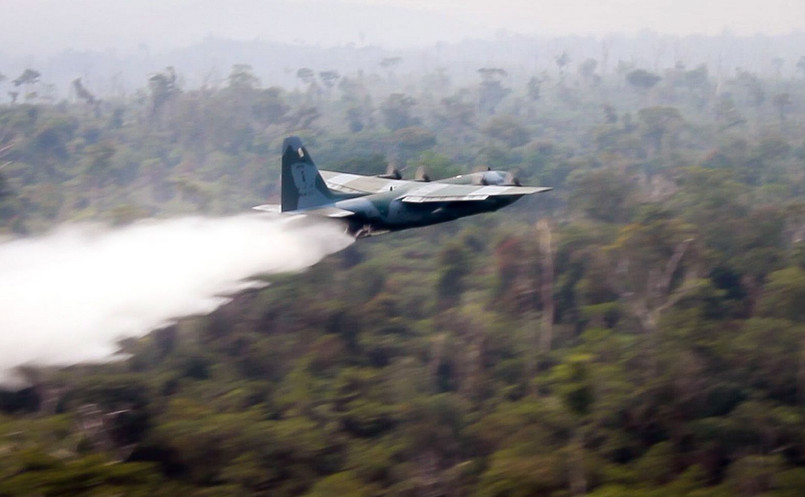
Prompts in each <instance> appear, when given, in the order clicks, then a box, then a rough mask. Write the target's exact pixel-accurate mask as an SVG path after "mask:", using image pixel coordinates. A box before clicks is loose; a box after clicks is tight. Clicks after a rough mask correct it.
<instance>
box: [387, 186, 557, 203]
mask: <svg viewBox="0 0 805 497" xmlns="http://www.w3.org/2000/svg"><path fill="white" fill-rule="evenodd" d="M550 189H551V188H549V187H539V186H483V185H454V184H449V183H428V184H426V185H423V186H422V187H420V188H417V189H414V190H410V191H408V192H407V193H406V194H405V195H404V196H403V197H402V198H401V200H402V201H403V202H408V203H412V204H421V203H425V202H473V201H480V200H486V199H488V198H489V197H497V196H508V195H517V196H521V195H531V194H532V193H540V192H546V191H548V190H550Z"/></svg>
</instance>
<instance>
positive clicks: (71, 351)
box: [0, 215, 352, 379]
mask: <svg viewBox="0 0 805 497" xmlns="http://www.w3.org/2000/svg"><path fill="white" fill-rule="evenodd" d="M351 240H352V239H351V237H348V236H347V235H345V234H343V229H342V228H341V227H340V226H338V225H333V224H330V223H325V222H324V221H319V222H316V221H312V220H309V221H308V222H307V223H306V224H304V225H290V224H288V223H286V222H285V221H284V220H282V219H278V218H275V217H271V216H266V215H242V216H235V217H229V218H218V219H209V218H180V219H172V220H151V221H147V222H141V223H138V224H135V225H132V226H129V227H125V228H119V229H113V230H109V229H105V228H100V227H98V226H86V225H84V226H71V227H65V228H61V229H59V230H57V231H55V232H53V233H51V234H49V235H47V236H44V237H40V238H33V239H18V240H12V241H6V242H4V243H0V379H2V378H3V377H8V371H9V370H10V369H11V368H13V367H15V366H18V365H21V364H37V365H62V364H71V363H74V362H79V361H84V360H97V359H103V358H106V357H108V356H109V355H110V354H113V353H114V352H115V350H116V347H115V342H116V341H117V340H118V339H120V338H124V337H132V336H141V335H144V334H145V333H147V332H149V331H151V330H153V329H155V328H158V327H159V326H162V325H164V324H166V323H169V322H170V321H171V320H173V319H175V318H177V317H181V316H187V315H193V314H202V313H208V312H211V311H212V310H214V309H215V308H217V307H218V306H219V305H221V304H222V303H224V302H226V300H227V299H226V298H225V296H226V295H231V294H233V293H235V292H237V291H239V290H242V289H244V288H247V287H248V286H250V285H253V284H254V283H249V282H248V281H245V280H246V278H249V277H250V276H254V275H256V274H262V273H280V272H288V271H295V270H300V269H303V268H305V267H308V266H310V265H313V264H315V263H316V262H317V261H319V260H320V259H321V258H323V257H324V256H326V255H327V254H330V253H333V252H336V251H338V250H341V249H343V248H345V247H346V246H347V245H349V244H350V243H351Z"/></svg>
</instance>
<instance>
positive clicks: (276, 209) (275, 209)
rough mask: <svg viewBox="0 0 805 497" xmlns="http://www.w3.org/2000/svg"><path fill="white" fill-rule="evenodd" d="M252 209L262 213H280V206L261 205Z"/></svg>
mask: <svg viewBox="0 0 805 497" xmlns="http://www.w3.org/2000/svg"><path fill="white" fill-rule="evenodd" d="M252 209H254V210H256V211H263V212H274V213H276V214H279V213H280V212H282V206H281V205H279V204H263V205H255V206H254V207H252Z"/></svg>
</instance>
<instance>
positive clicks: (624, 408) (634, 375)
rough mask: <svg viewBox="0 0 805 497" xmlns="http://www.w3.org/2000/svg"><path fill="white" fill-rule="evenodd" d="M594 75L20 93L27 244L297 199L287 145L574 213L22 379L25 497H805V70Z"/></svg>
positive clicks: (441, 70) (414, 77)
mask: <svg viewBox="0 0 805 497" xmlns="http://www.w3.org/2000/svg"><path fill="white" fill-rule="evenodd" d="M705 41H706V43H715V42H713V40H709V41H707V40H705ZM507 43H514V41H511V40H510V41H509V42H507ZM599 48H600V45H599ZM633 48H634V50H635V51H636V52H637V51H641V50H645V49H646V47H644V46H635V47H633ZM309 50H311V51H314V50H313V49H309ZM437 52H438V51H437ZM578 53H579V52H577V51H574V49H573V47H570V46H569V47H568V49H567V50H562V49H558V50H554V51H553V53H552V54H551V55H550V58H547V57H548V56H547V55H545V57H543V58H542V59H541V60H542V62H540V63H539V64H537V63H534V64H519V65H513V66H509V65H506V64H505V60H506V57H504V56H501V61H500V62H502V63H488V61H486V62H483V63H481V64H477V65H476V66H475V67H473V68H472V70H471V71H468V70H467V68H466V66H465V67H464V69H463V70H461V69H459V70H457V71H456V72H454V71H453V70H452V69H451V67H452V66H451V64H449V63H445V64H433V65H431V66H429V67H427V68H424V67H420V66H417V70H416V71H414V70H412V68H411V65H410V62H411V61H410V60H409V59H408V57H409V55H408V54H403V55H395V54H386V53H380V52H378V53H377V54H376V56H375V54H373V55H371V57H372V58H371V60H372V62H371V64H369V63H368V62H367V61H366V60H364V61H363V62H362V64H364V65H365V67H364V68H363V69H361V70H358V69H356V68H355V67H353V66H350V65H348V64H345V65H344V66H343V67H342V66H340V65H338V64H337V61H336V60H330V59H327V58H326V53H325V52H322V53H321V54H320V55H319V57H320V58H319V59H318V60H320V61H322V62H320V63H319V64H305V65H298V66H296V67H293V68H292V71H291V72H290V74H289V75H288V76H287V79H286V80H285V81H287V80H288V79H290V81H291V82H290V83H287V82H285V81H280V80H279V78H278V79H277V80H274V79H270V78H266V77H265V76H263V75H262V72H263V70H262V68H258V66H257V64H256V63H254V64H253V65H249V64H247V63H244V62H242V61H240V62H236V63H233V65H232V66H231V68H230V69H229V70H228V71H227V72H226V75H225V77H224V78H222V79H220V81H219V82H218V83H216V84H208V85H204V84H198V85H194V84H189V83H188V81H187V79H186V77H185V75H184V74H183V73H182V70H181V66H180V64H179V63H178V62H177V63H175V64H170V65H169V64H165V66H164V67H163V68H162V69H159V70H158V71H155V72H152V73H147V72H143V73H142V74H141V75H140V81H139V83H138V86H137V89H136V90H135V91H122V92H117V93H116V92H105V91H101V90H99V89H98V88H96V87H93V86H92V85H91V84H90V83H89V82H88V81H86V80H85V79H84V78H79V77H78V76H77V74H79V71H78V70H76V71H75V73H74V76H72V79H71V80H70V82H69V87H68V88H58V89H54V88H53V87H52V86H51V85H54V83H52V81H53V80H50V79H49V75H48V71H47V70H45V69H44V68H42V67H37V66H31V67H27V68H23V69H21V70H20V71H19V72H7V70H6V69H4V68H3V67H0V70H1V71H4V74H5V77H4V78H0V80H2V81H0V89H2V90H3V91H4V94H7V95H8V102H7V103H4V104H2V105H0V232H2V233H3V234H4V235H9V236H33V235H36V234H40V233H43V232H46V231H47V230H49V229H51V228H52V227H54V226H56V225H59V224H61V223H64V222H73V221H81V220H99V221H103V222H107V223H110V224H114V225H125V224H128V223H132V222H134V221H136V220H138V219H142V218H149V217H169V216H175V215H179V214H186V213H196V214H205V215H223V214H232V213H237V212H242V211H244V210H247V209H249V208H250V207H251V206H253V205H257V204H260V203H265V202H266V201H271V200H276V199H277V198H278V193H279V190H278V188H279V186H278V185H279V144H280V143H281V141H282V139H283V138H284V137H285V136H287V135H289V134H298V135H300V136H301V137H302V138H303V139H304V140H305V143H306V145H307V148H308V149H309V150H310V151H311V152H312V153H313V154H314V156H315V158H316V161H317V163H318V164H319V166H320V167H322V168H326V169H335V170H344V171H352V172H358V173H361V174H381V173H383V172H384V171H385V170H386V166H387V165H389V164H392V165H393V166H395V167H397V168H398V169H400V170H402V171H403V174H404V175H405V176H406V177H409V178H410V177H413V174H414V171H415V170H416V169H417V168H419V167H420V166H423V167H424V168H425V169H426V170H427V171H428V174H429V175H430V176H431V177H434V178H439V177H444V176H449V175H453V174H461V173H464V172H470V171H473V170H474V169H476V168H478V167H487V166H489V167H493V168H496V169H506V170H510V171H512V172H514V173H515V174H516V176H517V177H518V178H519V179H520V181H522V183H523V184H531V185H545V186H552V187H553V188H554V190H553V191H552V192H551V193H549V194H542V196H541V197H539V198H528V199H524V200H521V201H520V202H519V203H517V204H515V205H514V206H512V207H510V208H507V209H506V210H503V211H500V212H498V213H495V214H489V215H483V216H477V217H474V218H469V219H466V220H462V221H457V222H455V223H451V224H446V225H443V226H435V227H430V228H425V229H420V230H413V231H409V232H403V233H398V234H393V235H388V236H384V237H379V238H377V239H370V240H362V241H359V242H358V243H356V244H354V245H353V246H351V247H350V248H348V249H347V250H345V251H343V252H341V253H339V254H336V255H333V256H331V257H328V258H327V259H325V260H324V261H323V262H321V263H320V264H318V265H316V266H314V267H313V268H311V269H310V270H309V271H307V272H304V273H302V274H292V275H287V276H283V277H278V278H274V279H273V281H272V284H271V285H270V286H269V287H267V288H265V289H261V290H254V291H250V292H246V293H244V294H242V295H240V296H239V297H238V298H236V299H235V300H234V301H232V302H231V303H229V304H227V305H226V306H224V307H222V308H220V309H219V310H218V311H216V312H214V313H212V314H210V315H208V316H202V317H192V318H186V319H182V320H180V321H179V322H178V323H177V324H175V325H173V326H170V327H167V328H164V329H160V330H156V331H154V332H153V333H151V334H149V335H148V336H146V337H144V338H142V339H127V340H123V341H121V343H120V347H121V351H122V352H124V353H126V354H128V357H127V358H126V359H124V360H121V361H117V362H112V363H109V364H104V365H93V366H89V365H76V366H73V367H69V368H63V369H43V368H35V367H27V368H25V370H24V371H23V373H24V374H25V375H26V376H27V378H28V380H29V382H30V385H31V386H30V387H28V388H25V389H23V390H16V391H15V390H6V391H3V392H1V393H0V412H1V413H0V495H110V494H119V495H176V494H178V493H179V492H182V493H186V494H187V495H199V496H202V495H204V496H213V495H272V496H292V495H308V496H314V495H366V496H370V495H390V496H391V495H395V496H415V495H431V496H434V495H445V496H464V495H466V496H479V497H480V496H483V497H486V496H489V497H492V496H495V497H504V496H508V497H515V496H532V495H545V496H548V495H551V496H566V495H587V494H589V495H594V496H602V497H603V496H610V495H611V496H614V495H618V496H622V495H635V496H661V495H669V496H670V495H674V496H676V495H690V496H700V497H705V496H714V497H715V496H734V495H746V496H751V495H776V496H795V495H801V494H802V491H803V489H805V438H803V434H805V409H804V408H805V311H803V309H805V307H803V299H805V247H804V246H803V242H802V240H803V235H804V234H805V203H803V202H802V200H801V197H800V195H801V194H802V193H803V190H804V189H805V138H804V137H805V107H803V105H804V104H805V87H803V80H804V79H803V78H805V62H803V61H805V58H803V57H805V53H803V54H802V55H801V56H798V57H799V58H794V59H785V60H783V59H779V57H776V56H775V54H774V53H767V54H766V55H767V57H768V60H764V61H761V62H762V64H764V65H765V64H768V65H769V66H770V67H779V68H780V70H779V71H778V72H777V73H776V74H775V73H774V72H773V71H772V72H766V71H760V70H758V69H756V68H752V67H750V66H742V67H730V68H726V67H723V66H722V67H715V66H714V65H712V63H710V62H708V61H707V60H705V59H704V58H701V59H698V60H692V61H690V62H686V61H683V60H681V59H680V60H678V61H676V60H675V61H673V62H672V63H670V64H658V63H654V64H650V63H641V62H638V61H636V60H634V59H630V58H628V57H618V58H615V57H614V56H612V55H610V56H608V57H606V58H605V57H604V55H606V53H607V52H603V54H602V52H598V53H597V54H590V55H585V56H579V55H577V54H578ZM367 57H368V56H367ZM445 59H446V56H445ZM778 59H779V60H778ZM489 60H492V61H495V60H496V59H495V58H494V57H491V56H490V57H489ZM658 60H659V59H658ZM546 61H548V62H546ZM261 64H263V63H261ZM265 65H266V66H268V65H270V62H265ZM404 68H405V70H403V69H404ZM792 68H796V69H795V70H792ZM61 92H69V94H70V98H67V99H64V98H62V97H59V96H58V95H60V94H62V93H61Z"/></svg>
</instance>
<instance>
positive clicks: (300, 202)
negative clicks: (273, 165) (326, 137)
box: [282, 136, 334, 212]
mask: <svg viewBox="0 0 805 497" xmlns="http://www.w3.org/2000/svg"><path fill="white" fill-rule="evenodd" d="M333 201H334V197H333V194H332V193H331V192H330V190H329V189H328V188H327V185H326V184H325V183H324V179H322V177H321V175H320V174H319V170H318V169H317V168H316V164H314V163H313V159H312V158H311V157H310V155H309V154H308V153H307V150H306V149H305V147H303V146H302V140H300V139H299V137H297V136H289V137H288V138H286V139H285V140H284V141H283V142H282V212H287V211H296V210H305V209H311V208H315V207H321V206H324V205H329V204H332V203H333Z"/></svg>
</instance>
